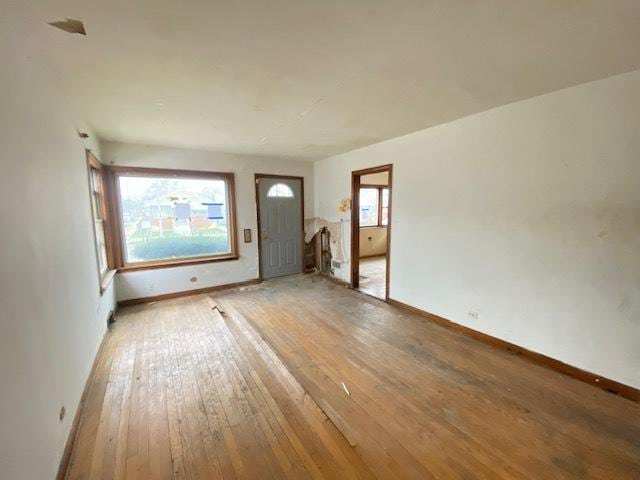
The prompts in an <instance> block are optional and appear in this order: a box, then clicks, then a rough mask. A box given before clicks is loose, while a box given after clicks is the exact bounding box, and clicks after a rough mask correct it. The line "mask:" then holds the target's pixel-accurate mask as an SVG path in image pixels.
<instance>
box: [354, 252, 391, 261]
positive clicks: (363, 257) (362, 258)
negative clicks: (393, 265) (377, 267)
mask: <svg viewBox="0 0 640 480" xmlns="http://www.w3.org/2000/svg"><path fill="white" fill-rule="evenodd" d="M386 256H387V254H386V253H374V254H372V255H360V260H366V259H368V258H380V257H386Z"/></svg>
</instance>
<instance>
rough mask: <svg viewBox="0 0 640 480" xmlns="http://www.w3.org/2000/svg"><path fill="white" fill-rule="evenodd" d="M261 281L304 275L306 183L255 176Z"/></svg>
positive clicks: (286, 178) (300, 179) (297, 179)
mask: <svg viewBox="0 0 640 480" xmlns="http://www.w3.org/2000/svg"><path fill="white" fill-rule="evenodd" d="M256 184H257V188H256V191H257V200H258V241H259V245H260V276H261V278H264V279H266V278H273V277H281V276H283V275H293V274H295V273H302V265H303V263H302V256H303V246H304V244H303V242H304V239H303V230H302V225H303V201H302V196H303V183H302V178H299V177H275V176H267V175H256Z"/></svg>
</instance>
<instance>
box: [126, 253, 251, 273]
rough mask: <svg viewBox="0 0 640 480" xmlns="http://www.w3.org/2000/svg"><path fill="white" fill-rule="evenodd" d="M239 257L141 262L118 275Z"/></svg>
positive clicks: (223, 260) (225, 256)
mask: <svg viewBox="0 0 640 480" xmlns="http://www.w3.org/2000/svg"><path fill="white" fill-rule="evenodd" d="M239 258H240V257H239V256H238V255H218V256H215V257H193V258H190V259H182V260H167V261H160V262H139V263H131V264H128V265H125V266H124V267H119V268H118V273H126V272H135V271H137V270H156V269H160V268H175V267H188V266H190V265H199V264H201V263H215V262H229V261H233V260H238V259H239Z"/></svg>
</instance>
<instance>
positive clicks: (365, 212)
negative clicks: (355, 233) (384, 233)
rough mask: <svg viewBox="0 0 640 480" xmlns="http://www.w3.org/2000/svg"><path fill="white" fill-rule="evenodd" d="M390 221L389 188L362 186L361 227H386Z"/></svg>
mask: <svg viewBox="0 0 640 480" xmlns="http://www.w3.org/2000/svg"><path fill="white" fill-rule="evenodd" d="M388 223H389V188H388V187H386V186H362V187H361V188H360V227H384V226H387V225H388Z"/></svg>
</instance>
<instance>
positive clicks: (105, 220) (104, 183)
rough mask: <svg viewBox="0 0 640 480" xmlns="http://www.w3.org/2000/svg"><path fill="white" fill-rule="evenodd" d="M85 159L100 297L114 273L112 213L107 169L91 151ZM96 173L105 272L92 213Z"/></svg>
mask: <svg viewBox="0 0 640 480" xmlns="http://www.w3.org/2000/svg"><path fill="white" fill-rule="evenodd" d="M86 159H87V180H88V184H89V208H90V209H91V226H92V228H93V244H94V249H95V254H96V269H97V271H98V285H99V286H100V295H102V294H103V293H104V292H105V290H106V289H107V288H108V287H109V284H110V283H111V281H112V280H113V277H114V275H115V273H116V270H115V260H114V255H113V241H112V236H111V231H112V213H111V209H110V208H109V202H108V192H109V187H108V171H107V167H105V166H104V165H103V164H102V163H100V161H98V159H97V158H96V157H95V155H94V154H93V153H92V152H91V150H86ZM94 171H96V172H97V174H98V181H99V182H100V188H99V191H98V192H95V193H97V194H98V197H99V199H98V205H97V208H99V209H100V214H101V218H100V220H101V221H102V232H103V234H104V245H105V250H106V257H107V258H106V261H107V269H106V271H105V272H102V270H101V269H100V251H99V249H98V231H97V230H96V222H97V221H98V219H97V218H96V216H95V212H94V206H93V202H94V190H93V181H92V175H93V172H94Z"/></svg>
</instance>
